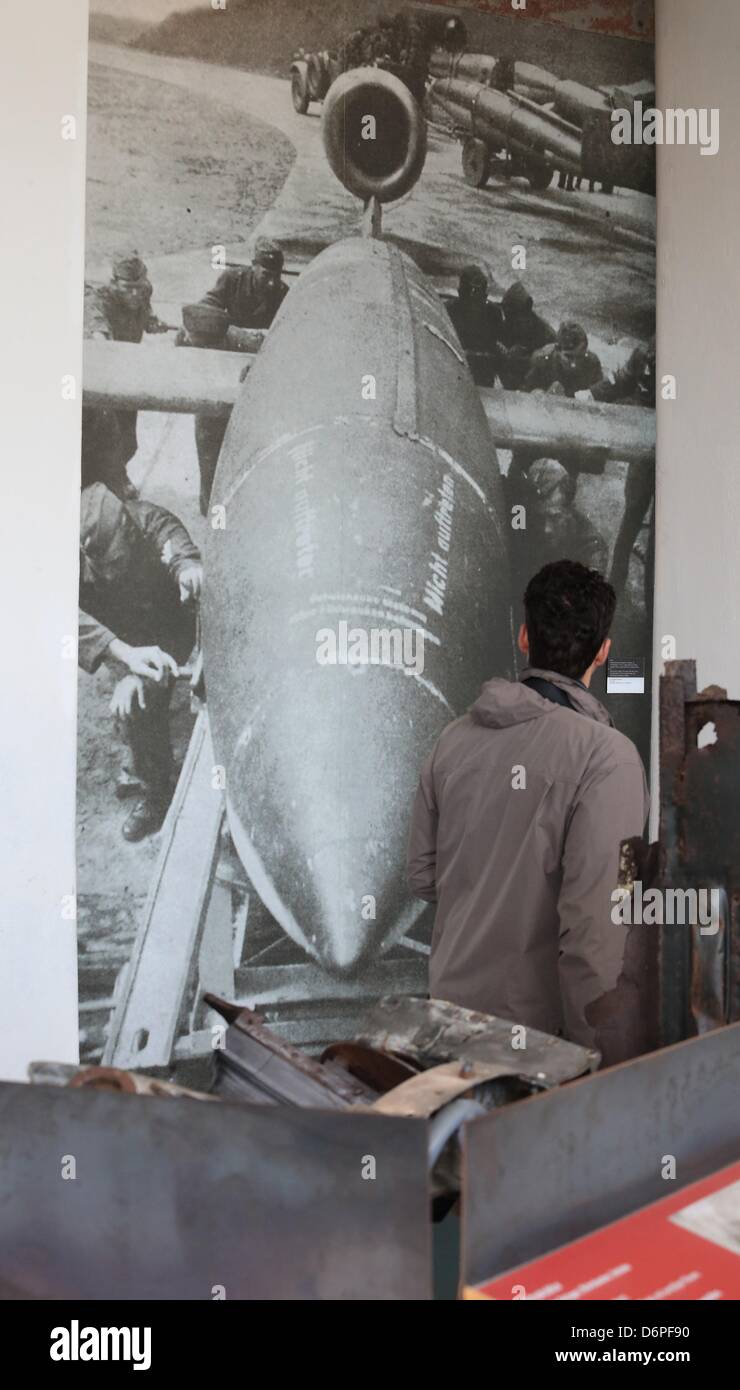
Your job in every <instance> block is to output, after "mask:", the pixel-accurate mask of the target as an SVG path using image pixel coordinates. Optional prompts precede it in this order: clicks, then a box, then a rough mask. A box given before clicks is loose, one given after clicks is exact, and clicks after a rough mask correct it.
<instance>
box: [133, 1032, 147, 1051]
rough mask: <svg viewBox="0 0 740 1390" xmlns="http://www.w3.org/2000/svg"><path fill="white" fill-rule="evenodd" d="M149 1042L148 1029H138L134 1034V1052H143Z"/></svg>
mask: <svg viewBox="0 0 740 1390" xmlns="http://www.w3.org/2000/svg"><path fill="white" fill-rule="evenodd" d="M148 1041H149V1029H148V1028H138V1029H137V1030H136V1032H135V1033H134V1051H135V1052H143V1051H144V1048H145V1047H146V1045H147V1043H148Z"/></svg>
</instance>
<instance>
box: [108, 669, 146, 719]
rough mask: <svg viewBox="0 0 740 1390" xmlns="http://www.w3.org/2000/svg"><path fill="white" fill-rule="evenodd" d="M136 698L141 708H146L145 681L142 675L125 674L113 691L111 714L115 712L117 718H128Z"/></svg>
mask: <svg viewBox="0 0 740 1390" xmlns="http://www.w3.org/2000/svg"><path fill="white" fill-rule="evenodd" d="M135 700H136V701H138V704H139V709H146V700H145V699H144V682H143V680H142V679H141V676H123V677H122V679H121V680H120V681H119V682H118V684H117V686H116V688H115V690H114V691H113V697H112V699H111V702H110V712H111V714H114V715H115V716H116V718H117V719H124V718H126V717H127V716H128V715H130V713H131V711H132V709H133V707H134V701H135Z"/></svg>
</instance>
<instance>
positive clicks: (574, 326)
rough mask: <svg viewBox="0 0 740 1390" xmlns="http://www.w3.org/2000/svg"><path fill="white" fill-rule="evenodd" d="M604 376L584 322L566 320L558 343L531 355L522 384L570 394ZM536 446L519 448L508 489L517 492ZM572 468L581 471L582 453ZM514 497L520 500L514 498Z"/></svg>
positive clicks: (572, 458)
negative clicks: (581, 323) (590, 345)
mask: <svg viewBox="0 0 740 1390" xmlns="http://www.w3.org/2000/svg"><path fill="white" fill-rule="evenodd" d="M601 377H602V370H601V363H600V361H599V359H598V357H597V356H596V353H595V352H590V351H589V346H588V338H587V336H586V332H585V329H583V328H582V327H581V325H580V323H575V322H574V320H572V319H566V320H565V321H564V322H563V323H561V325H560V328H559V329H558V332H557V336H556V339H555V342H554V343H549V344H548V345H547V346H546V347H541V348H538V349H537V351H536V352H534V353H533V354H532V356H531V358H530V362H529V368H528V371H527V373H526V376H525V377H524V381H523V383H522V385H521V388H520V389H521V390H522V391H546V392H547V394H548V395H550V396H568V397H570V398H571V399H572V398H573V397H574V396H575V395H576V392H579V391H584V390H587V389H588V388H589V387H590V386H593V385H595V383H596V382H597V381H600V380H601ZM535 457H536V446H527V447H521V448H518V449H515V450H514V452H513V455H512V460H511V467H510V468H509V472H508V474H507V491H508V492H509V493H510V494H512V497H513V494H514V493H515V492H516V491H517V489H518V487H519V485H520V484H521V480H522V476H523V474H524V472H525V471H526V469H528V468H529V467H530V466H531V465H532V464H533V463H534V461H535ZM566 461H567V462H568V464H569V466H570V468H571V471H573V472H576V473H577V472H578V468H579V461H578V456H577V455H576V454H575V453H573V454H571V456H570V457H569V458H568V460H566ZM513 500H516V499H515V498H513Z"/></svg>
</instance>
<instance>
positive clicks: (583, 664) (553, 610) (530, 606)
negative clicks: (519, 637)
mask: <svg viewBox="0 0 740 1390" xmlns="http://www.w3.org/2000/svg"><path fill="white" fill-rule="evenodd" d="M616 602H617V596H616V594H615V592H614V590H613V588H612V586H611V584H609V583H608V582H607V580H606V579H604V577H603V575H601V574H599V573H598V570H590V569H587V568H586V566H585V565H579V564H578V562H577V561H576V560H556V561H555V562H554V564H551V565H545V566H544V567H543V569H541V570H539V572H538V573H537V574H536V575H535V576H534V578H533V579H530V581H529V583H528V585H527V590H526V593H525V595H524V613H525V618H526V623H527V634H528V637H529V664H530V666H536V667H539V669H540V670H543V671H557V672H559V674H560V675H561V676H572V677H573V678H574V679H575V680H580V678H581V676H582V675H583V674H584V672H585V671H587V670H588V668H589V666H590V665H591V662H592V661H593V659H594V657H595V656H596V653H597V652H598V650H599V647H600V646H601V644H602V642H603V641H604V638H605V637H608V636H609V628H610V627H611V625H612V619H613V617H614V609H615V607H616Z"/></svg>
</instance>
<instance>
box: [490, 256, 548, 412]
mask: <svg viewBox="0 0 740 1390" xmlns="http://www.w3.org/2000/svg"><path fill="white" fill-rule="evenodd" d="M500 307H501V318H502V323H501V328H500V330H499V357H500V360H499V369H498V374H499V378H500V380H501V385H502V386H505V387H506V389H507V390H508V391H519V390H521V388H522V387H523V385H524V382H525V380H526V377H527V373H528V371H529V367H530V362H531V358H532V354H533V353H534V352H537V351H538V349H539V348H543V347H546V346H547V344H548V343H554V342H555V339H556V337H557V334H556V332H555V329H554V328H553V327H552V326H551V325H550V324H549V323H548V322H547V320H546V319H543V318H541V317H540V315H539V314H536V313H535V311H534V302H533V299H532V296H531V294H528V292H527V290H526V289H525V288H524V285H523V284H522V282H521V280H515V281H514V284H513V285H509V288H508V290H507V291H506V293H505V294H504V296H503V299H502V300H501V306H500Z"/></svg>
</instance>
